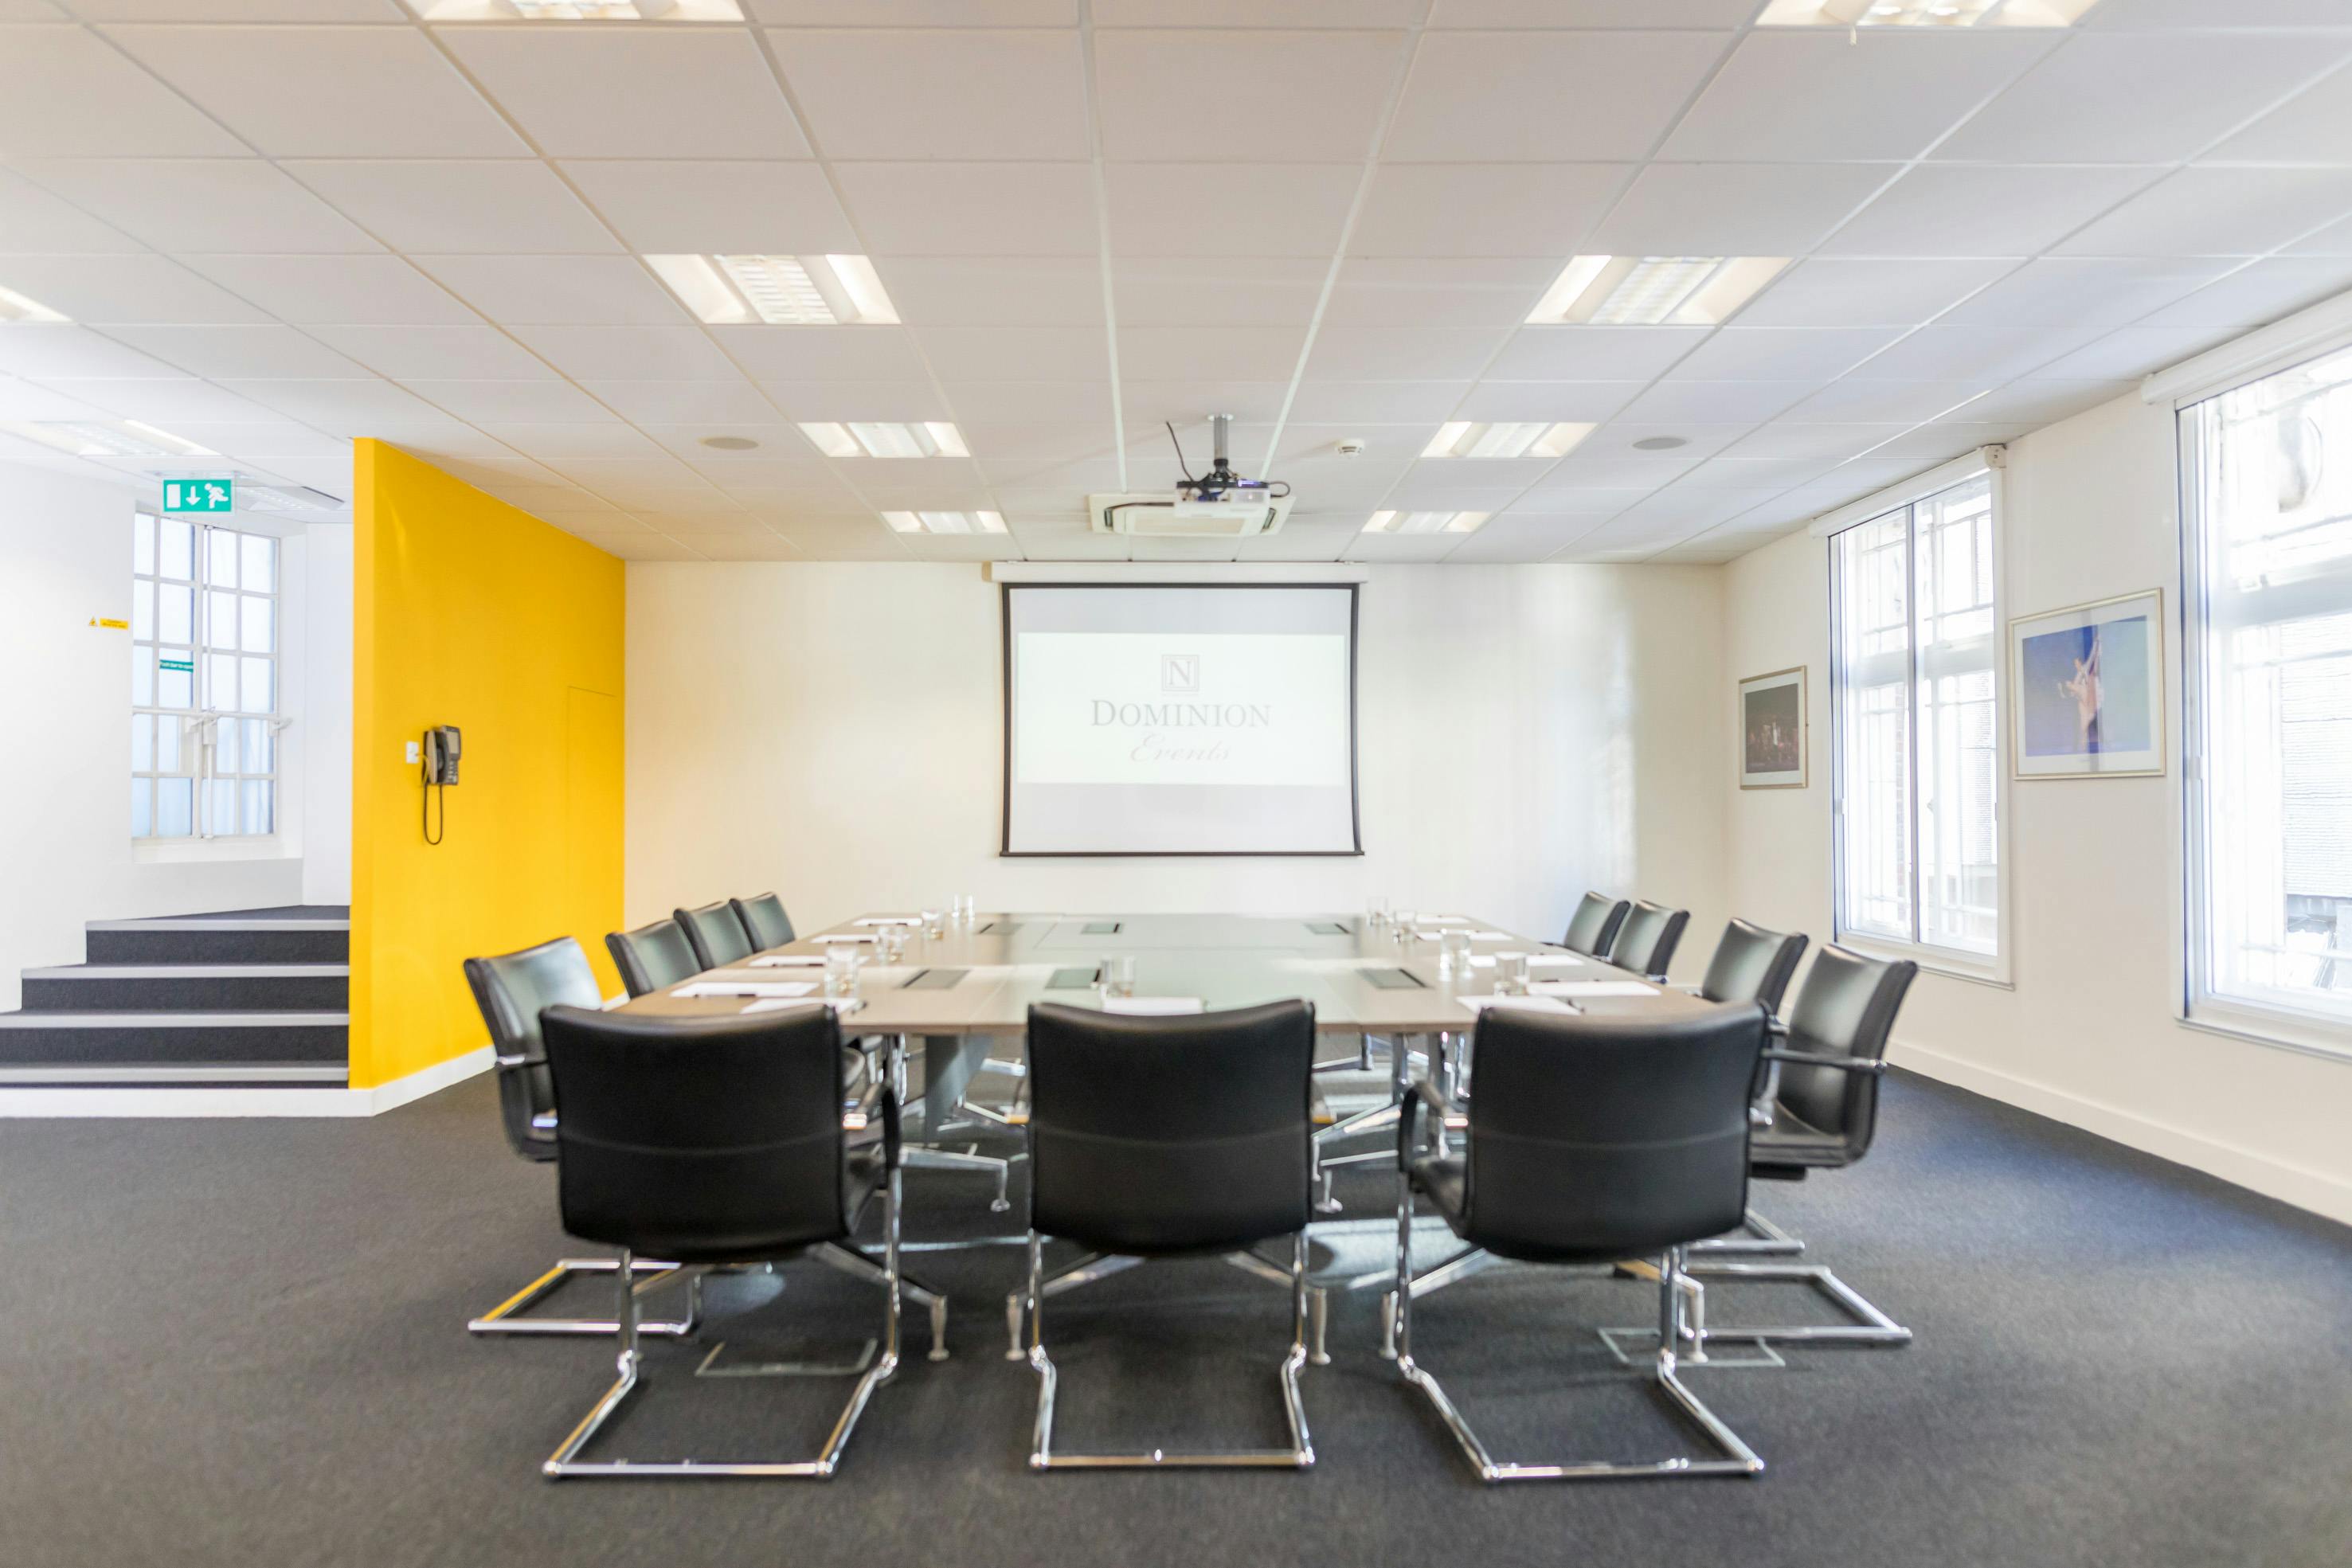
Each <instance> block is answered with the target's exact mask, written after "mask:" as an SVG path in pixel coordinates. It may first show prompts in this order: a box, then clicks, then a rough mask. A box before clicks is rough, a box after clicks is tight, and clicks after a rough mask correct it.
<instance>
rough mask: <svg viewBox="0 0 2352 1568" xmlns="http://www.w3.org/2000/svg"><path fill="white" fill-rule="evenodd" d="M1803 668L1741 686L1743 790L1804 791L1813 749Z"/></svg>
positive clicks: (1739, 742) (1739, 732)
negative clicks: (1809, 756)
mask: <svg viewBox="0 0 2352 1568" xmlns="http://www.w3.org/2000/svg"><path fill="white" fill-rule="evenodd" d="M1806 669H1807V666H1805V665H1803V664H1798V665H1795V666H1793V667H1792V668H1790V669H1786V670H1773V671H1770V672H1769V673H1768V674H1761V675H1749V676H1748V678H1747V679H1745V680H1743V681H1741V682H1740V683H1739V691H1738V696H1737V697H1736V698H1735V699H1734V700H1735V702H1736V704H1737V708H1736V715H1735V716H1736V718H1737V721H1738V729H1737V735H1738V739H1737V742H1736V744H1737V746H1738V752H1739V787H1740V788H1741V789H1803V788H1804V787H1805V784H1806V774H1805V768H1806V761H1807V755H1808V753H1809V752H1811V749H1812V730H1811V710H1810V707H1809V706H1808V703H1807V700H1806V698H1807V694H1806V691H1805V677H1806Z"/></svg>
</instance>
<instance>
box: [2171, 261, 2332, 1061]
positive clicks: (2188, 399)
mask: <svg viewBox="0 0 2352 1568" xmlns="http://www.w3.org/2000/svg"><path fill="white" fill-rule="evenodd" d="M2347 323H2352V295H2347V296H2343V297H2339V298H2336V299H2334V300H2329V301H2326V302H2324V303H2322V304H2320V305H2316V306H2314V307H2312V308H2310V309H2309V310H2306V311H2303V312H2299V313H2298V314H2297V315H2295V316H2291V317H2288V318H2287V319H2284V320H2283V321H2279V322H2276V323H2273V325H2272V326H2270V327H2267V328H2264V329H2262V330H2261V331H2259V332H2255V333H2251V334H2249V335H2248V336H2247V337H2245V338H2243V339H2240V340H2237V341H2236V342H2232V343H2226V344H2223V345H2222V346H2221V348H2218V349H2215V350H2210V351H2208V352H2207V353H2205V354H2200V355H2199V356H2198V357H2197V358H2196V359H2194V360H2190V361H2187V362H2186V363H2184V364H2181V365H2177V366H2174V367H2173V368H2171V369H2170V370H2166V371H2158V372H2156V373H2155V374H2153V375H2151V376H2149V377H2148V378H2147V381H2146V382H2143V383H2142V385H2141V396H2142V398H2143V400H2144V401H2146V402H2169V403H2170V404H2171V405H2172V414H2173V422H2172V431H2173V446H2174V472H2175V474H2176V476H2177V479H2178V485H2179V488H2178V491H2177V506H2178V510H2179V524H2180V528H2179V549H2180V594H2179V599H2180V712H2181V724H2180V731H2181V734H2180V792H2179V797H2178V800H2179V811H2180V824H2179V825H2180V833H2181V838H2180V847H2181V876H2180V891H2181V901H2180V910H2179V925H2178V936H2179V941H2178V943H2177V944H2176V946H2175V949H2174V956H2175V964H2176V970H2177V976H2176V977H2177V979H2178V981H2179V986H2178V988H2177V992H2176V997H2177V1001H2178V1006H2179V1015H2178V1016H2179V1022H2180V1023H2182V1024H2183V1025H2185V1026H2187V1027H2188V1028H2190V1029H2195V1030H2203V1031H2206V1032H2208V1033H2213V1034H2221V1035H2226V1036H2228V1037H2230V1038H2231V1039H2233V1040H2247V1041H2251V1042H2252V1043H2254V1044H2258V1045H2268V1046H2275V1047H2279V1048H2282V1049H2284V1050H2288V1051H2300V1052H2304V1053H2306V1054H2310V1055H2315V1056H2323V1057H2327V1058H2331V1059H2334V1060H2336V1061H2352V1024H2347V1023H2346V1022H2345V1021H2344V1020H2343V1019H2340V1018H2337V1017H2336V1016H2334V1015H2331V1014H2327V1013H2324V1012H2320V1011H2317V1010H2315V1009H2305V1008H2298V1007H2296V1006H2294V1004H2293V1003H2291V1002H2287V1001H2283V1000H2265V999H2263V998H2253V997H2244V996H2237V995H2224V994H2221V993H2218V992H2216V991H2215V990H2214V989H2213V988H2212V986H2211V983H2210V946H2211V943H2210V934H2209V928H2208V921H2209V911H2210V899H2209V896H2208V891H2207V880H2206V862H2207V859H2208V856H2209V853H2210V845H2209V843H2208V842H2207V836H2206V832H2207V822H2206V815H2207V804H2208V803H2207V800H2206V794H2205V792H2206V786H2207V783H2208V778H2209V775H2208V769H2207V767H2206V758H2207V755H2208V749H2209V748H2208V744H2207V734H2206V724H2207V720H2208V718H2209V717H2210V712H2209V706H2208V705H2209V702H2210V695H2209V693H2208V690H2207V685H2208V683H2207V679H2206V677H2207V674H2208V672H2207V667H2206V664H2207V649H2206V632H2207V624H2206V611H2207V586H2206V581H2205V570H2204V567H2205V547H2206V544H2207V542H2208V541H2207V536H2206V531H2205V524H2206V518H2205V516H2204V507H2203V505H2202V497H2203V487H2202V484H2201V477H2202V476H2201V471H2200V466H2199V461H2200V457H2201V455H2202V453H2201V448H2200V446H2199V445H2198V444H2195V443H2192V442H2190V441H2188V440H2186V439H2184V424H2185V422H2186V420H2187V419H2188V418H2189V413H2190V411H2191V410H2192V409H2194V408H2195V407H2196V406H2197V405H2199V404H2200V403H2203V402H2209V401H2210V400H2211V399H2213V398H2216V397H2219V396H2221V394H2223V393H2224V392H2232V391H2235V390H2236V389H2238V388H2240V387H2242V386H2246V385H2249V384H2251V383H2252V382H2258V381H2261V380H2263V378H2265V377H2267V376H2271V375H2274V374H2276V373H2277V372H2279V371H2285V370H2291V369H2293V368H2294V366H2296V365H2299V364H2303V363H2305V362H2307V361H2313V360H2318V359H2326V358H2327V357H2329V356H2330V355H2333V354H2337V353H2341V352H2344V351H2346V350H2352V329H2347Z"/></svg>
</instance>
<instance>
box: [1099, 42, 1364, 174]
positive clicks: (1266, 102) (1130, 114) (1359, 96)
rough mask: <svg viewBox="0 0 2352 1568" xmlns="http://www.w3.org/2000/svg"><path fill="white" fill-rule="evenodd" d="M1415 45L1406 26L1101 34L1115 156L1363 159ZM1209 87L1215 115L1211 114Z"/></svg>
mask: <svg viewBox="0 0 2352 1568" xmlns="http://www.w3.org/2000/svg"><path fill="white" fill-rule="evenodd" d="M1403 43H1404V35H1402V33H1395V32H1297V33H1287V32H1250V31H1236V32H1212V31H1199V32H1192V31H1178V32H1152V31H1138V32H1100V33H1097V34H1096V35H1095V76H1096V83H1097V87H1096V94H1097V99H1096V101H1097V110H1096V118H1097V120H1099V122H1100V124H1101V126H1102V150H1103V156H1105V157H1106V158H1109V159H1112V160H1114V161H1118V162H1127V161H1150V162H1175V161H1179V160H1183V159H1208V160H1224V161H1230V162H1239V163H1262V162H1269V161H1286V162H1321V163H1351V162H1353V163H1360V162H1362V161H1363V160H1364V159H1365V158H1366V157H1367V156H1368V155H1369V154H1370V152H1371V142H1372V129H1373V126H1374V124H1375V122H1376V121H1377V120H1378V119H1379V117H1380V110H1381V101H1382V99H1384V98H1385V97H1386V96H1387V93H1388V90H1389V84H1390V82H1391V80H1392V79H1393V78H1394V77H1395V74H1396V70H1397V68H1398V66H1399V65H1400V64H1401V63H1402V59H1403ZM1204 83H1213V84H1214V95H1215V103H1216V109H1215V111H1214V112H1213V113H1203V112H1202V96H1201V95H1202V84H1204Z"/></svg>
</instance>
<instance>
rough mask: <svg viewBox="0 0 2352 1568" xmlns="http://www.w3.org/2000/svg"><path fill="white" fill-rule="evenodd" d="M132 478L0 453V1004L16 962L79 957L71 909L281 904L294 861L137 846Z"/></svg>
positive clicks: (90, 914) (156, 910) (101, 911)
mask: <svg viewBox="0 0 2352 1568" xmlns="http://www.w3.org/2000/svg"><path fill="white" fill-rule="evenodd" d="M130 615H131V494H130V492H128V491H127V490H124V489H122V488H121V487H119V486H114V485H110V484H107V483H105V482H104V481H94V480H85V479H79V478H74V477H69V476H64V475H59V474H53V473H50V472H47V471H46V470H43V469H38V468H32V467H28V466H24V465H16V464H0V670H5V671H6V672H7V673H8V674H7V679H8V682H9V690H10V697H9V703H8V714H9V721H10V731H11V739H12V740H13V741H14V742H15V743H16V756H15V757H14V758H12V760H11V763H10V765H9V766H7V767H5V768H0V1010H7V1009H14V1008H15V1007H16V1006H17V1004H18V999H19V995H20V988H19V971H21V970H23V969H25V968H27V967H36V966H39V965H46V964H74V963H79V962H81V960H82V957H83V952H82V923H83V922H84V921H88V920H119V919H128V918H131V917H134V916H138V915H171V914H184V913H189V912H192V911H197V910H206V909H234V908H237V907H240V906H251V905H266V904H292V903H295V902H297V901H298V900H299V898H300V897H301V889H302V865H301V862H300V861H299V859H295V858H291V857H290V856H287V855H283V854H280V855H278V857H276V858H271V859H263V860H234V861H231V860H220V859H210V858H207V859H186V860H175V861H168V862H147V861H140V860H137V859H134V857H133V855H132V852H131V724H130V701H131V679H130V672H131V653H130V647H131V633H130V632H124V631H118V630H114V629H110V628H105V627H99V626H93V625H92V624H90V622H91V621H92V620H93V619H96V618H105V617H113V618H116V619H120V620H128V619H129V618H130Z"/></svg>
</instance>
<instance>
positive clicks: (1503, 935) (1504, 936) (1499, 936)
mask: <svg viewBox="0 0 2352 1568" xmlns="http://www.w3.org/2000/svg"><path fill="white" fill-rule="evenodd" d="M1510 939H1511V934H1510V933H1509V932H1507V931H1473V932H1472V933H1470V940H1471V941H1473V942H1508V941H1509V940H1510Z"/></svg>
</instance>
